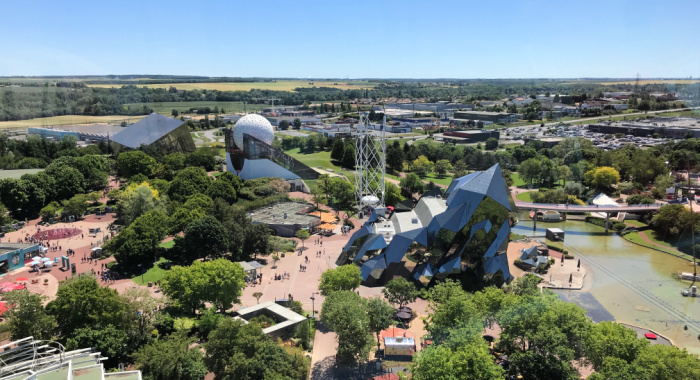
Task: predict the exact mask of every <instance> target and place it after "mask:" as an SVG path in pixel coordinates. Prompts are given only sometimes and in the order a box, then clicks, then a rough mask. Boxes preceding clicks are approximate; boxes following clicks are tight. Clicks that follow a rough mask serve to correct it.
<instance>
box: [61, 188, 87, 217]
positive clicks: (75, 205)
mask: <svg viewBox="0 0 700 380" xmlns="http://www.w3.org/2000/svg"><path fill="white" fill-rule="evenodd" d="M87 209H88V204H87V197H86V196H85V195H84V194H78V195H74V196H73V197H72V198H71V199H68V200H66V201H63V211H64V212H66V213H67V214H68V215H73V216H75V217H78V218H79V217H81V216H82V215H83V214H84V213H85V211H87Z"/></svg>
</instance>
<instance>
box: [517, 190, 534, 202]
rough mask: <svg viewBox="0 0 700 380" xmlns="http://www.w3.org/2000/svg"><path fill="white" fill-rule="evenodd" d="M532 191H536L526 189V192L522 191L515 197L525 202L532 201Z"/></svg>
mask: <svg viewBox="0 0 700 380" xmlns="http://www.w3.org/2000/svg"><path fill="white" fill-rule="evenodd" d="M532 193H534V191H526V192H524V193H520V194H518V195H516V196H515V199H517V200H519V201H523V202H532V198H531V197H530V195H531V194H532Z"/></svg>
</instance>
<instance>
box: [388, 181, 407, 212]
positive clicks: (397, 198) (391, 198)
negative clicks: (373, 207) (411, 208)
mask: <svg viewBox="0 0 700 380" xmlns="http://www.w3.org/2000/svg"><path fill="white" fill-rule="evenodd" d="M384 190H385V191H384V204H385V205H386V206H396V204H397V203H399V202H401V201H402V200H403V197H402V196H401V190H400V189H399V188H398V187H396V185H394V184H393V183H391V182H389V181H386V184H385V185H384Z"/></svg>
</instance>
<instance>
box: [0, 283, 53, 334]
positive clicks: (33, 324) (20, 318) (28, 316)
mask: <svg viewBox="0 0 700 380" xmlns="http://www.w3.org/2000/svg"><path fill="white" fill-rule="evenodd" d="M2 297H3V299H4V301H5V303H6V304H7V305H8V308H9V311H8V312H7V314H5V318H6V324H7V330H8V331H9V332H10V336H11V338H12V340H18V339H22V338H26V337H28V336H33V337H34V339H43V340H50V339H51V338H52V337H53V331H54V328H55V327H56V319H55V318H54V317H53V316H52V315H49V314H47V313H46V310H44V306H43V301H44V299H45V298H46V297H44V296H41V295H38V294H35V293H30V292H29V291H28V290H15V291H13V292H9V293H5V294H3V296H2Z"/></svg>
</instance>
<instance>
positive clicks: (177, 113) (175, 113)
mask: <svg viewBox="0 0 700 380" xmlns="http://www.w3.org/2000/svg"><path fill="white" fill-rule="evenodd" d="M170 114H171V115H172V116H173V117H178V116H180V113H179V112H177V110H176V109H173V110H172V112H170Z"/></svg>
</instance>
